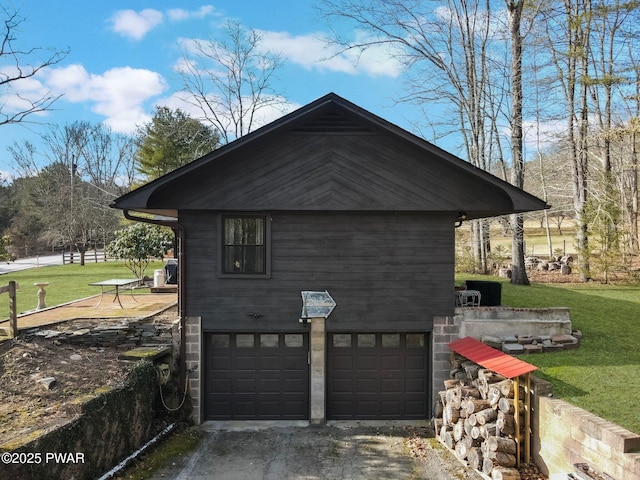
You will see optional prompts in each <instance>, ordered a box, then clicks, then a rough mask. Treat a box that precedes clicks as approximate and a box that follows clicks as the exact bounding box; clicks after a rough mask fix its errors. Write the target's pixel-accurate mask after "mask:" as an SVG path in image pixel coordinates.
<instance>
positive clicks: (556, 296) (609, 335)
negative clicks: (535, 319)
mask: <svg viewBox="0 0 640 480" xmlns="http://www.w3.org/2000/svg"><path fill="white" fill-rule="evenodd" d="M466 278H471V277H464V278H463V277H462V276H461V277H459V278H458V280H464V279H466ZM486 278H487V277H484V279H486ZM491 280H495V281H500V282H501V283H502V303H503V304H504V305H507V306H510V307H523V308H526V307H529V308H536V307H541V308H542V307H569V309H570V312H571V321H572V325H573V328H574V329H577V330H581V331H582V333H583V335H584V337H583V339H582V342H581V343H580V348H578V349H577V350H568V351H566V352H557V353H544V354H536V355H527V356H525V357H523V360H525V361H527V362H529V363H532V364H533V365H536V366H537V367H538V368H539V370H538V371H537V372H536V373H535V374H536V375H537V376H539V377H540V378H543V379H545V380H548V381H549V382H551V383H552V384H553V391H554V395H555V396H556V397H559V398H562V399H564V400H566V401H568V402H570V403H572V404H573V405H576V406H578V407H580V408H583V409H585V410H588V411H590V412H593V413H594V414H596V415H598V416H600V417H603V418H605V419H607V420H610V421H612V422H614V423H616V424H618V425H621V426H623V427H625V428H627V429H628V430H631V431H632V432H634V433H638V434H640V411H639V410H638V399H637V397H636V396H635V392H637V391H640V375H639V374H640V286H614V285H599V284H585V285H575V284H573V285H566V284H557V285H550V284H544V285H543V284H534V285H531V286H528V287H525V286H515V285H511V284H510V283H509V282H508V281H505V280H504V279H498V278H491ZM521 358H522V357H521Z"/></svg>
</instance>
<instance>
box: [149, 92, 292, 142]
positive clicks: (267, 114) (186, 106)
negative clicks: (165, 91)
mask: <svg viewBox="0 0 640 480" xmlns="http://www.w3.org/2000/svg"><path fill="white" fill-rule="evenodd" d="M276 100H277V101H276V102H274V103H275V105H270V106H266V107H263V108H261V109H260V110H258V112H257V113H256V117H255V118H254V127H253V130H256V129H258V128H260V127H263V126H265V125H267V124H269V123H271V122H273V121H274V120H277V119H278V118H280V117H282V116H283V115H286V114H287V113H290V112H292V111H294V110H296V109H298V108H300V107H301V105H299V104H297V103H294V102H290V101H289V100H287V99H286V98H284V97H278V98H277V99H276ZM245 101H246V102H247V103H246V104H245V106H246V105H248V102H250V99H245ZM194 103H195V102H194V101H190V100H189V94H188V93H186V92H175V93H173V94H172V95H171V96H169V97H167V98H163V99H160V100H158V101H157V102H156V105H163V106H166V107H169V108H172V109H176V108H179V109H180V110H182V111H183V112H185V113H187V114H188V115H189V116H190V117H191V118H195V119H197V120H200V121H202V122H203V123H205V124H207V125H209V124H208V123H207V122H206V121H205V119H204V117H203V112H202V110H201V109H200V108H198V107H197V106H196V105H195V104H194ZM221 117H222V118H226V117H227V116H226V115H224V114H222V115H221ZM227 121H228V122H229V124H231V121H230V120H229V119H227ZM227 133H229V134H230V135H233V132H232V131H229V132H227Z"/></svg>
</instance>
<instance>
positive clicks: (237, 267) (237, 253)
mask: <svg viewBox="0 0 640 480" xmlns="http://www.w3.org/2000/svg"><path fill="white" fill-rule="evenodd" d="M222 243H223V251H222V255H223V257H224V258H223V261H222V266H223V271H224V273H258V274H259V273H266V262H265V217H262V216H260V217H247V216H241V217H224V239H223V242H222Z"/></svg>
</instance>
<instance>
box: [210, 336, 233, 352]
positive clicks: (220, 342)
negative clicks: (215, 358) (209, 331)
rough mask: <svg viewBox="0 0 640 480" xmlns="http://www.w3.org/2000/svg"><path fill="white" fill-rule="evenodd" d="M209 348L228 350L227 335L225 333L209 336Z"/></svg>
mask: <svg viewBox="0 0 640 480" xmlns="http://www.w3.org/2000/svg"><path fill="white" fill-rule="evenodd" d="M211 346H213V347H218V348H229V335H228V334H226V333H220V334H216V335H211Z"/></svg>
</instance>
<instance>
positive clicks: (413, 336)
mask: <svg viewBox="0 0 640 480" xmlns="http://www.w3.org/2000/svg"><path fill="white" fill-rule="evenodd" d="M407 347H408V348H421V347H424V334H423V333H407Z"/></svg>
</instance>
